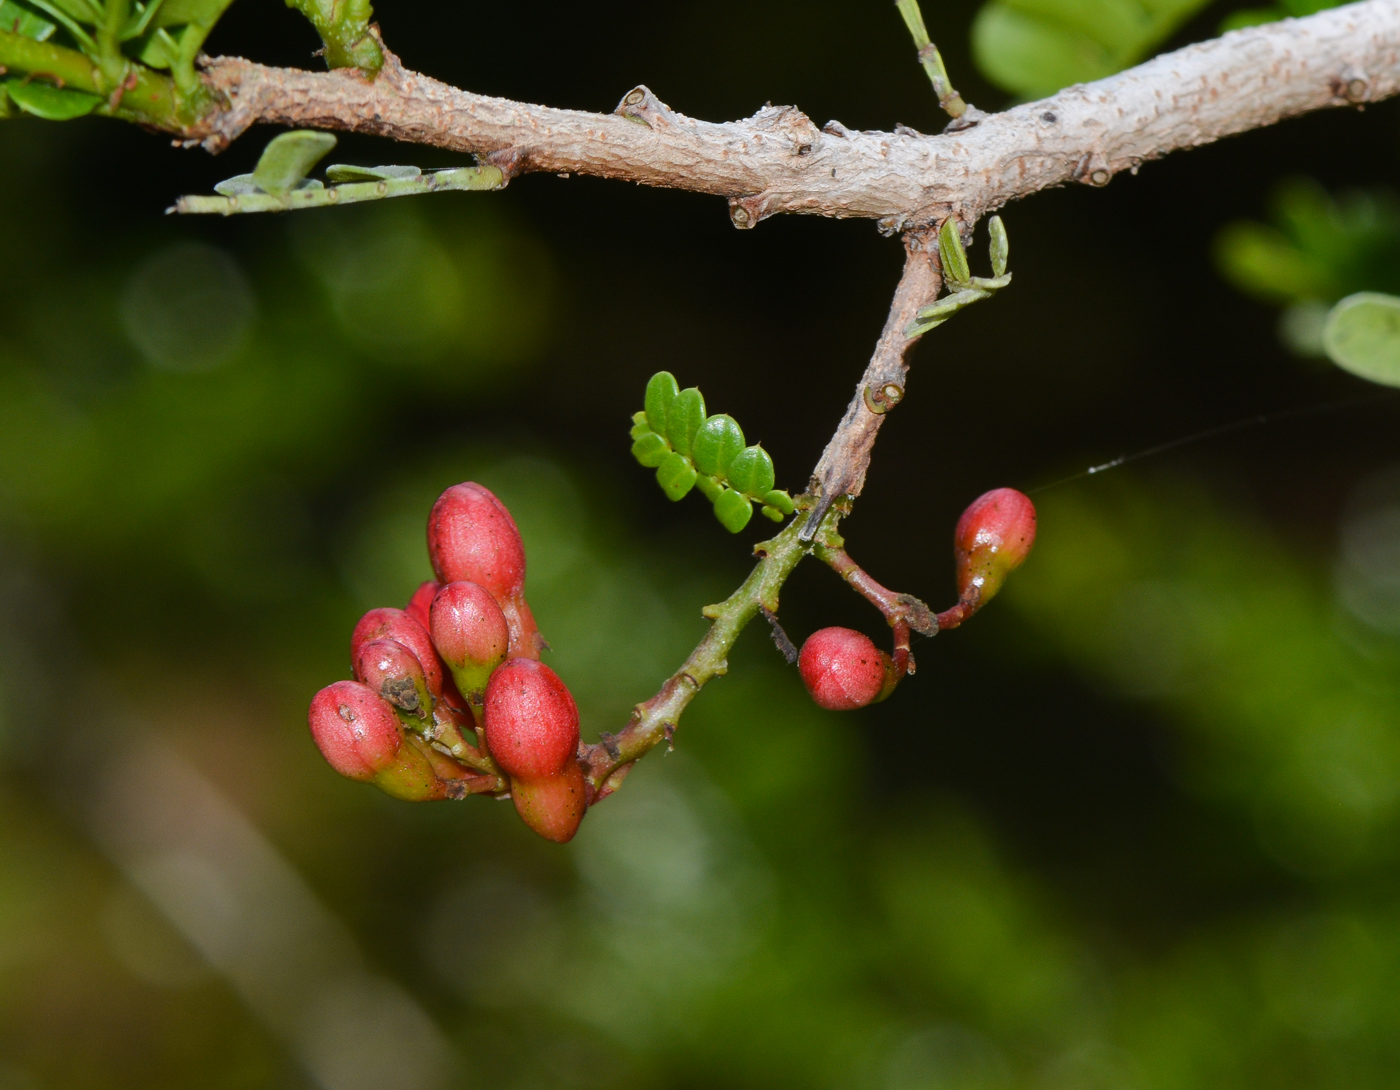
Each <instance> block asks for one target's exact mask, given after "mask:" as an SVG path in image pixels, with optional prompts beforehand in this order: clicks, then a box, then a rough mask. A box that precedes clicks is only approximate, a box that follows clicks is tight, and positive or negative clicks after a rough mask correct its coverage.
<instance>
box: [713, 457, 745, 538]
mask: <svg viewBox="0 0 1400 1090" xmlns="http://www.w3.org/2000/svg"><path fill="white" fill-rule="evenodd" d="M750 449H754V448H750ZM715 518H717V519H719V522H720V525H721V526H723V527H724V528H725V529H726V530H728V531H729V532H730V533H731V534H737V533H738V532H739V531H740V530H742V529H743V528H744V527H745V526H747V525H748V524H749V519H751V518H753V505H752V504H751V503H750V502H749V498H748V497H747V496H742V495H740V494H739V493H738V492H736V491H735V490H734V489H732V488H726V489H725V490H724V492H723V493H722V494H721V495H720V497H719V499H717V500H715Z"/></svg>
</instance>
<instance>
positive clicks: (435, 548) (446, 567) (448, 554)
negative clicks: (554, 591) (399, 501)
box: [428, 481, 525, 600]
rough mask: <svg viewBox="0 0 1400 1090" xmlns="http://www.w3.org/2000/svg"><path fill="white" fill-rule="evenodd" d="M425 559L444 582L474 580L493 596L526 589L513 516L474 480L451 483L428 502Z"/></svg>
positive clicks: (499, 597) (520, 544) (507, 595)
mask: <svg viewBox="0 0 1400 1090" xmlns="http://www.w3.org/2000/svg"><path fill="white" fill-rule="evenodd" d="M428 557H429V559H430V560H432V563H433V571H435V572H437V577H438V579H440V580H441V581H442V582H444V583H456V582H462V581H466V582H469V583H479V584H481V585H482V586H483V587H485V588H486V589H487V590H488V591H490V592H491V593H492V594H493V595H495V597H496V598H497V600H502V599H507V598H517V597H519V596H520V594H521V593H522V592H523V591H524V589H525V545H524V543H523V542H522V541H521V540H520V531H519V530H518V529H516V526H515V520H514V519H513V518H511V517H510V512H509V511H507V510H506V506H505V504H503V503H502V502H501V501H500V500H498V499H497V498H496V497H495V496H493V495H492V494H491V492H490V491H489V490H488V489H485V488H483V487H482V486H481V485H479V484H477V483H475V482H474V481H467V482H465V483H463V484H454V485H453V486H452V487H451V488H449V489H448V490H447V491H446V492H444V493H443V494H442V495H441V496H440V497H438V501H437V503H435V504H433V510H432V513H431V514H430V515H429V516H428Z"/></svg>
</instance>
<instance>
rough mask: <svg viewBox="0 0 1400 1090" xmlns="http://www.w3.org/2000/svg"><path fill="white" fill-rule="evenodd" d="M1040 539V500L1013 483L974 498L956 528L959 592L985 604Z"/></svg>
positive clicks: (967, 599) (966, 599)
mask: <svg viewBox="0 0 1400 1090" xmlns="http://www.w3.org/2000/svg"><path fill="white" fill-rule="evenodd" d="M1033 544H1035V504H1033V503H1031V501H1030V497H1029V496H1027V495H1025V494H1024V493H1022V492H1017V491H1016V489H1014V488H996V489H993V490H992V491H991V492H987V493H984V494H983V495H981V496H979V497H977V499H975V500H973V501H972V504H971V505H970V506H969V507H968V509H967V510H966V511H964V512H963V514H962V518H960V519H958V525H957V529H956V530H954V531H953V552H954V555H955V557H956V558H957V577H958V596H959V598H960V599H961V600H962V601H963V602H965V603H967V604H968V605H970V606H972V607H973V608H974V609H975V608H977V607H980V606H983V605H986V604H987V602H989V601H990V600H991V599H992V598H993V596H995V595H996V593H997V591H999V590H1001V585H1002V583H1004V582H1005V581H1006V577H1007V576H1008V575H1009V574H1011V572H1013V571H1014V570H1015V569H1017V568H1019V567H1020V566H1021V563H1022V562H1023V561H1024V560H1025V559H1026V556H1027V555H1028V554H1029V553H1030V551H1031V546H1032V545H1033Z"/></svg>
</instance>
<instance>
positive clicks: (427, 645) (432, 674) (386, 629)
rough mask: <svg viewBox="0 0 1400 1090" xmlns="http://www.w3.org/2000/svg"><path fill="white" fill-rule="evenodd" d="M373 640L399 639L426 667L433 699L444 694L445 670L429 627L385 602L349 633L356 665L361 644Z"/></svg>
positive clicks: (370, 612)
mask: <svg viewBox="0 0 1400 1090" xmlns="http://www.w3.org/2000/svg"><path fill="white" fill-rule="evenodd" d="M371 640H397V641H398V642H399V643H401V644H403V645H404V646H405V647H407V648H408V649H409V650H410V651H412V652H413V653H414V655H416V656H417V658H418V663H419V665H420V666H422V667H423V676H424V678H425V679H426V680H427V682H428V692H429V693H431V694H432V696H433V698H434V699H437V698H438V697H441V696H442V679H443V670H442V662H441V661H440V660H439V659H438V656H437V651H435V650H434V649H433V641H432V638H431V637H430V636H429V635H428V630H427V629H426V628H424V627H423V626H422V625H421V624H419V623H418V622H417V621H415V620H414V619H413V618H412V617H410V616H409V615H408V614H407V613H405V612H404V611H403V610H401V609H393V608H391V607H389V606H384V607H382V608H380V609H371V610H370V611H369V612H368V613H366V614H365V615H364V616H363V617H361V618H360V623H359V624H357V625H356V626H355V631H354V634H353V635H351V637H350V662H351V665H352V666H353V665H354V663H355V662H357V661H358V660H359V657H360V648H361V647H363V646H364V645H365V644H366V643H369V642H370V641H371Z"/></svg>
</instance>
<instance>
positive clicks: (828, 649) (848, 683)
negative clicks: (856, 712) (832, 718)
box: [797, 628, 899, 712]
mask: <svg viewBox="0 0 1400 1090" xmlns="http://www.w3.org/2000/svg"><path fill="white" fill-rule="evenodd" d="M797 668H798V670H799V671H801V673H802V682H803V684H804V685H806V686H807V692H809V693H810V694H811V696H812V699H813V700H814V701H816V702H817V704H818V705H819V706H820V707H823V708H826V709H827V710H828V711H833V712H845V711H851V710H853V709H855V708H863V707H865V706H866V705H867V704H874V703H876V702H877V701H880V700H884V699H885V697H887V696H889V695H890V693H892V692H893V691H894V687H895V685H897V684H898V683H899V674H898V672H897V671H896V670H895V666H894V661H893V660H892V659H891V658H890V656H889V655H887V654H885V652H883V651H881V650H880V649H879V648H878V647H876V646H875V644H874V642H873V641H872V640H871V639H870V637H869V636H867V635H865V634H864V633H862V632H857V631H855V630H854V629H851V628H823V629H821V630H819V631H817V632H813V633H812V634H811V635H810V636H808V637H807V639H806V641H805V642H804V643H803V644H802V651H801V653H800V654H799V655H798V656H797Z"/></svg>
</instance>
